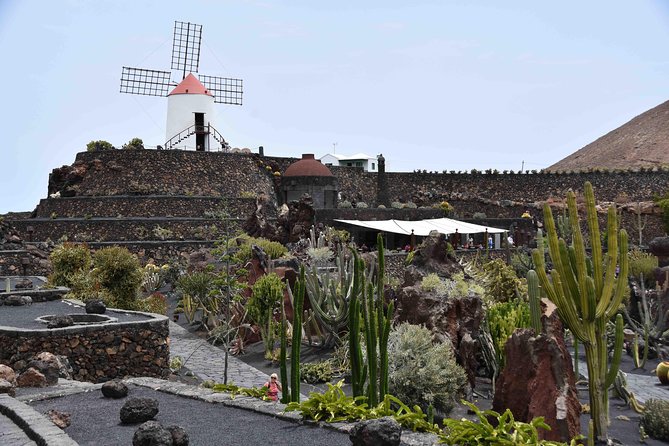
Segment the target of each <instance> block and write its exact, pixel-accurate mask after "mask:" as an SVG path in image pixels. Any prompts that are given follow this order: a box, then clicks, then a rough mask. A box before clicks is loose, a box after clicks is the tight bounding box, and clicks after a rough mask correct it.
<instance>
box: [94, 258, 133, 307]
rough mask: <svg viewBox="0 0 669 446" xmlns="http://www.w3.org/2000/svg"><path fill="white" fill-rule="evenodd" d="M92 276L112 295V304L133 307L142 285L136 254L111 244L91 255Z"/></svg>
mask: <svg viewBox="0 0 669 446" xmlns="http://www.w3.org/2000/svg"><path fill="white" fill-rule="evenodd" d="M93 266H94V269H93V271H92V276H93V278H94V279H95V280H96V281H97V282H98V283H99V284H100V286H102V287H103V288H105V289H107V290H108V291H109V293H110V294H111V295H112V296H113V299H114V302H113V303H112V304H113V305H116V306H117V307H118V308H123V309H129V310H132V309H135V308H136V305H137V296H138V293H139V288H140V286H141V285H142V278H143V276H144V275H143V273H142V268H141V267H140V266H139V261H138V260H137V256H135V255H134V254H132V253H131V252H130V251H128V250H127V249H126V248H123V247H120V246H111V247H109V248H102V249H100V250H99V251H97V252H96V253H95V254H94V255H93Z"/></svg>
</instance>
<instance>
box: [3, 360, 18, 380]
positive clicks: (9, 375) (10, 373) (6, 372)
mask: <svg viewBox="0 0 669 446" xmlns="http://www.w3.org/2000/svg"><path fill="white" fill-rule="evenodd" d="M0 379H4V380H6V381H9V382H10V383H12V384H16V372H15V371H14V369H13V368H11V367H10V366H8V365H5V364H0Z"/></svg>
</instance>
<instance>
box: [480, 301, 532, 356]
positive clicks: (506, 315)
mask: <svg viewBox="0 0 669 446" xmlns="http://www.w3.org/2000/svg"><path fill="white" fill-rule="evenodd" d="M486 318H487V322H488V328H489V329H490V336H491V337H492V341H493V345H494V347H495V355H496V356H497V363H498V364H499V368H500V369H501V368H502V367H504V362H505V360H504V359H505V357H504V346H505V345H506V341H507V340H508V339H509V336H511V335H512V334H513V332H514V330H515V329H516V328H527V327H529V326H530V305H529V304H528V303H527V302H524V301H522V300H519V299H515V300H511V301H509V302H501V303H496V304H494V305H492V306H490V308H488V311H487V312H486Z"/></svg>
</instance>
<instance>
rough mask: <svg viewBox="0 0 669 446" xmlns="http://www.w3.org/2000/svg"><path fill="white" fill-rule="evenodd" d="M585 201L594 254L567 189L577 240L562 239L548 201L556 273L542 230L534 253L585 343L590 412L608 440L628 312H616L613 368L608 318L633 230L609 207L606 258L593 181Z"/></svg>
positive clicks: (618, 297)
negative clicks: (547, 261)
mask: <svg viewBox="0 0 669 446" xmlns="http://www.w3.org/2000/svg"><path fill="white" fill-rule="evenodd" d="M584 190H585V204H586V215H587V224H588V230H589V234H590V248H591V251H592V255H591V259H588V258H587V257H586V247H585V242H584V237H583V233H582V232H581V228H580V224H579V218H578V210H577V207H576V195H575V194H574V193H573V192H571V191H570V192H568V194H567V207H568V215H569V223H570V226H571V232H572V237H573V238H572V243H571V245H570V246H567V242H566V241H565V240H564V239H558V235H557V230H556V227H555V221H554V220H553V214H552V212H551V209H550V207H549V206H548V205H547V204H546V205H544V225H545V227H546V232H547V236H548V248H549V254H550V257H551V260H552V262H553V266H554V268H553V269H552V270H551V272H550V278H549V277H548V275H547V273H546V264H545V259H544V245H543V239H542V234H541V231H539V233H538V234H537V246H538V248H537V249H536V250H534V252H533V253H532V259H533V260H534V264H535V265H536V267H537V271H536V273H537V276H538V278H539V283H540V284H541V287H542V288H543V289H544V291H545V292H546V295H547V296H548V298H549V299H550V300H551V301H553V302H554V303H555V305H556V306H557V309H558V314H559V315H560V318H561V319H562V321H563V322H564V323H565V324H566V325H567V327H569V329H570V330H571V332H572V333H573V334H574V336H575V337H576V338H577V339H578V340H579V341H580V342H581V343H582V344H583V347H584V348H585V354H586V361H587V366H588V392H589V396H590V410H591V412H590V414H591V415H590V416H591V418H592V421H593V426H594V432H595V436H596V437H597V439H598V440H602V441H605V440H606V437H607V427H608V416H609V414H608V408H609V400H608V389H609V387H610V386H611V385H612V384H613V382H614V380H615V377H616V373H617V371H618V367H619V365H620V356H621V352H622V329H623V321H622V316H621V315H618V316H617V317H616V331H615V346H614V355H613V358H612V360H611V364H610V367H609V365H608V352H607V345H606V323H607V322H608V321H609V320H610V319H611V318H612V317H613V316H614V315H615V314H616V313H617V311H618V308H619V306H620V304H621V302H622V300H623V297H624V294H625V293H624V291H625V287H626V285H627V281H626V277H627V273H628V263H627V233H626V232H625V230H624V229H620V230H619V229H618V222H617V214H616V208H615V206H614V205H612V206H610V207H609V210H608V222H607V242H608V249H607V255H606V259H604V257H603V254H602V246H601V239H600V232H599V223H598V221H597V211H596V209H595V196H594V193H593V190H592V185H591V184H590V183H589V182H586V183H585V187H584ZM618 263H620V279H619V280H617V281H616V267H617V266H618Z"/></svg>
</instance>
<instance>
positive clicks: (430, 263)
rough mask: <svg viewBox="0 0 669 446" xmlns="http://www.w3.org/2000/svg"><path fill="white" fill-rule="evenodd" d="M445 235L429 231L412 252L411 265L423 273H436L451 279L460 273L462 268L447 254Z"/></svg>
mask: <svg viewBox="0 0 669 446" xmlns="http://www.w3.org/2000/svg"><path fill="white" fill-rule="evenodd" d="M447 247H448V241H447V240H446V235H444V234H440V233H439V232H437V231H431V232H430V234H429V235H428V236H427V237H426V238H425V240H424V241H423V243H421V244H420V246H418V247H417V248H416V250H415V251H414V256H413V261H412V265H414V266H415V267H416V268H418V269H419V270H421V271H423V272H425V273H436V274H438V275H439V276H442V277H444V276H445V277H451V276H452V275H453V274H455V273H458V272H461V271H462V266H460V264H459V263H458V262H457V260H456V259H455V258H454V257H453V256H450V255H449V254H448V248H447Z"/></svg>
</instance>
